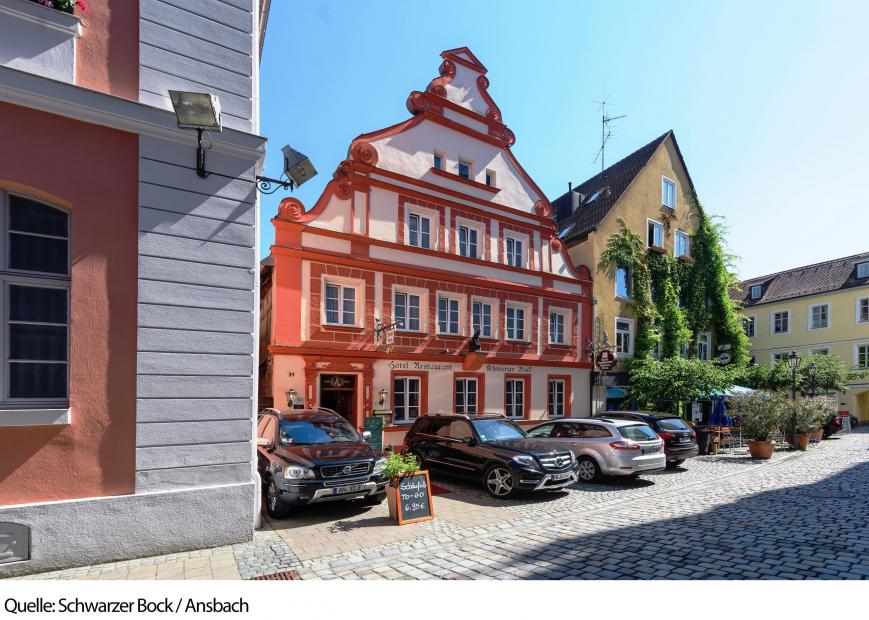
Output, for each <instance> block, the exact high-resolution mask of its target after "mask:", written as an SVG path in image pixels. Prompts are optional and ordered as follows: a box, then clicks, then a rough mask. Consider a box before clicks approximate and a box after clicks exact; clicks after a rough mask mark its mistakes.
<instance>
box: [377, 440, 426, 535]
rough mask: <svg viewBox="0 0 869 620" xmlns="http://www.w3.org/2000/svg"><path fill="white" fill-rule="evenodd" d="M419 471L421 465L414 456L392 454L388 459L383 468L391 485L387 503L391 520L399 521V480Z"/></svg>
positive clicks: (387, 491)
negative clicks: (397, 504) (397, 505)
mask: <svg viewBox="0 0 869 620" xmlns="http://www.w3.org/2000/svg"><path fill="white" fill-rule="evenodd" d="M418 469H419V463H418V462H417V460H416V457H415V456H414V455H412V454H400V453H398V452H392V453H390V455H389V456H388V457H387V458H386V465H385V467H384V468H383V475H384V477H386V478H389V484H388V485H387V487H386V503H387V505H388V506H389V518H390V519H392V520H393V521H398V510H397V509H396V500H397V496H398V483H399V480H400V479H401V478H403V477H404V476H411V475H413V474H415V473H416V472H417V470H418Z"/></svg>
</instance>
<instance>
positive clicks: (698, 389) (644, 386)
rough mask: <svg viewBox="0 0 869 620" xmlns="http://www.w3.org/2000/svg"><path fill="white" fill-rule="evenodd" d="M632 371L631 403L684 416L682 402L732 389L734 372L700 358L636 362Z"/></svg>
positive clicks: (629, 397)
mask: <svg viewBox="0 0 869 620" xmlns="http://www.w3.org/2000/svg"><path fill="white" fill-rule="evenodd" d="M629 372H630V378H631V387H630V391H629V393H628V399H629V400H636V401H637V403H638V404H639V405H640V407H641V408H650V407H653V408H656V409H658V410H661V408H664V409H666V410H669V411H671V412H673V413H678V414H681V413H682V411H681V404H682V403H683V402H686V401H692V400H699V399H703V398H708V397H709V395H710V394H714V393H715V392H724V391H726V390H728V389H730V388H731V387H733V381H732V379H731V374H732V373H730V372H729V371H727V370H726V369H725V368H724V367H722V366H718V365H716V364H712V363H710V362H705V361H702V360H698V359H683V358H681V357H670V358H666V359H664V360H662V361H660V362H658V361H654V360H648V359H647V360H636V361H635V362H634V363H632V364H631V367H630V371H629Z"/></svg>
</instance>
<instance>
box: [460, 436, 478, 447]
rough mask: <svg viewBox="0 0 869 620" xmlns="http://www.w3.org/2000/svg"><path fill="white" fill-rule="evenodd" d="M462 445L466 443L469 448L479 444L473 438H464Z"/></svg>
mask: <svg viewBox="0 0 869 620" xmlns="http://www.w3.org/2000/svg"><path fill="white" fill-rule="evenodd" d="M462 443H466V444H468V445H469V446H473V445H475V444H476V443H477V442H476V440H474V438H473V437H462Z"/></svg>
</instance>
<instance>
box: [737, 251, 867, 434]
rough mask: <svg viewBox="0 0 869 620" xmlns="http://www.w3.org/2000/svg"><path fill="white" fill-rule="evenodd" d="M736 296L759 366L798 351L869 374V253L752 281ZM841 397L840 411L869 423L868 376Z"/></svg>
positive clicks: (745, 283) (754, 357)
mask: <svg viewBox="0 0 869 620" xmlns="http://www.w3.org/2000/svg"><path fill="white" fill-rule="evenodd" d="M733 295H734V296H735V298H736V300H737V301H739V302H740V303H741V305H742V306H743V310H742V312H743V314H744V315H745V331H746V335H747V336H748V337H749V341H750V343H751V355H752V356H753V360H754V362H755V363H757V364H771V363H774V362H775V361H776V360H780V359H785V358H786V357H787V356H788V355H789V354H790V352H791V351H796V352H797V353H798V354H799V355H800V356H802V357H806V356H808V355H811V354H823V355H838V356H839V357H840V358H842V359H843V360H844V361H845V362H847V363H849V364H854V365H857V366H860V367H862V368H865V369H867V370H869V253H863V254H858V255H856V256H847V257H845V258H838V259H836V260H831V261H826V262H823V263H818V264H815V265H807V266H805V267H798V268H796V269H789V270H787V271H782V272H779V273H773V274H770V275H766V276H761V277H758V278H751V279H749V280H745V281H743V282H742V283H741V286H740V290H739V291H735V292H734V293H733ZM838 397H839V409H840V411H843V412H844V411H848V412H849V413H850V414H852V415H854V416H855V417H857V419H858V420H859V421H860V422H861V423H866V422H869V376H867V377H864V378H863V379H859V380H857V381H855V382H853V383H852V384H851V385H850V386H849V387H848V388H847V389H846V390H845V392H844V393H841V394H839V395H838Z"/></svg>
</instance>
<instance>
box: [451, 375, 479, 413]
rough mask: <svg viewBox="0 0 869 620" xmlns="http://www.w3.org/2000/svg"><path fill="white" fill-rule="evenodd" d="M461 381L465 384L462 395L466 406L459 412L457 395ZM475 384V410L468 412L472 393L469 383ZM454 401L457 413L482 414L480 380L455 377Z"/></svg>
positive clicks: (477, 378)
mask: <svg viewBox="0 0 869 620" xmlns="http://www.w3.org/2000/svg"><path fill="white" fill-rule="evenodd" d="M459 381H461V382H462V383H463V386H464V387H463V389H462V395H463V399H462V400H463V401H464V404H463V405H462V407H461V410H459V404H458V399H457V398H456V393H457V392H458V387H459ZM469 381H473V382H474V391H473V394H474V410H473V411H468V394H470V393H471V391H470V390H468V382H469ZM453 401H454V404H455V409H456V413H479V412H480V379H479V377H455V376H454V377H453Z"/></svg>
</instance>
